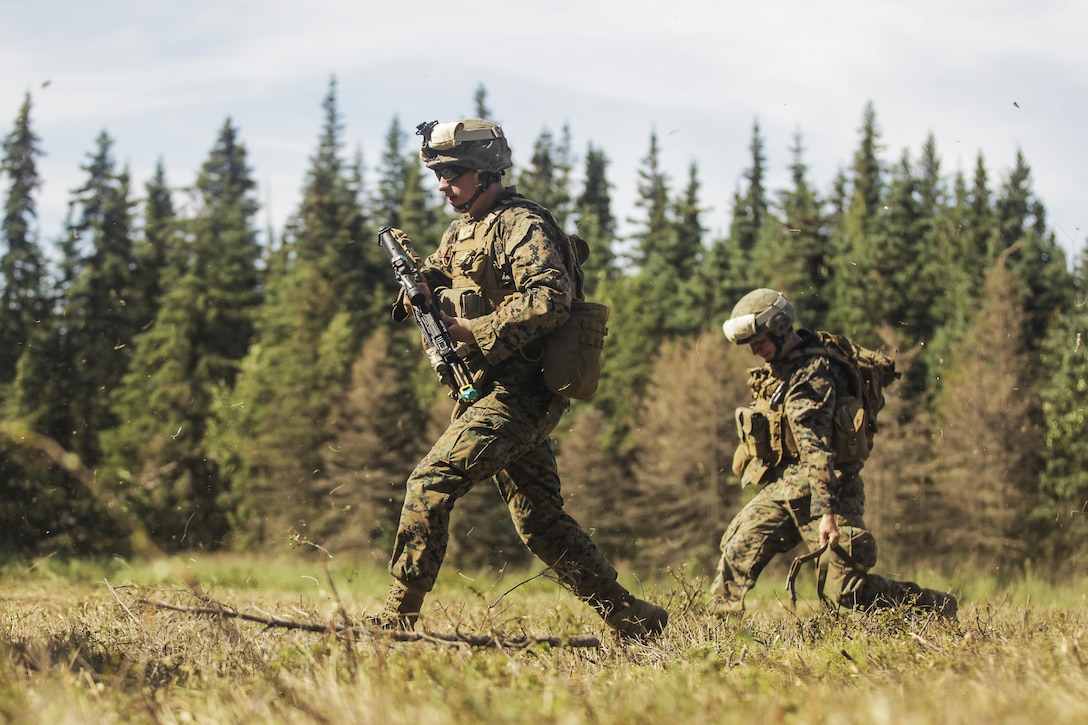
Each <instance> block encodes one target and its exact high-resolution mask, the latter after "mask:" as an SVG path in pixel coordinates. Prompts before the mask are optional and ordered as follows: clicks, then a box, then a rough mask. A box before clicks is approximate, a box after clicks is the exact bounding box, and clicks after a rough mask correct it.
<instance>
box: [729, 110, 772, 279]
mask: <svg viewBox="0 0 1088 725" xmlns="http://www.w3.org/2000/svg"><path fill="white" fill-rule="evenodd" d="M748 150H749V151H750V152H751V154H752V156H751V163H752V165H751V166H750V167H748V168H747V169H745V170H744V181H745V186H744V188H743V189H740V188H738V189H737V191H736V192H735V193H734V194H733V214H732V219H731V221H730V225H729V245H730V248H731V249H732V251H733V259H732V264H731V267H732V269H733V271H734V274H735V277H734V279H733V280H732V283H733V285H734V288H735V289H738V290H739V289H744V290H750V289H753V288H755V287H766V286H767V283H766V281H765V280H764V275H765V273H766V271H767V270H765V269H762V268H759V269H757V268H755V267H756V265H755V264H754V262H755V260H756V259H757V258H758V257H759V256H761V255H760V253H759V250H758V249H757V247H758V246H759V240H760V238H761V233H762V230H763V224H764V222H765V221H766V219H767V214H768V206H769V205H768V202H767V193H766V189H765V188H764V186H763V177H764V173H765V167H766V163H767V160H766V158H765V156H764V154H763V138H762V136H760V133H759V122H758V121H756V122H755V123H754V124H753V125H752V140H751V142H750V143H749V146H748ZM762 256H764V257H765V256H766V255H762ZM742 294H743V293H742Z"/></svg>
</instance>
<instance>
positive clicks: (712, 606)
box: [706, 596, 744, 619]
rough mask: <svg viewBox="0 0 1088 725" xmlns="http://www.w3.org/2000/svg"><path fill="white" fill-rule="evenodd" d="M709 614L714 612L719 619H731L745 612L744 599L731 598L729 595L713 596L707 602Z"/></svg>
mask: <svg viewBox="0 0 1088 725" xmlns="http://www.w3.org/2000/svg"><path fill="white" fill-rule="evenodd" d="M706 611H707V614H712V615H714V616H715V617H718V618H719V619H729V618H730V617H734V616H736V615H739V614H744V600H743V599H729V598H727V597H722V596H715V597H711V598H710V601H708V602H707V603H706Z"/></svg>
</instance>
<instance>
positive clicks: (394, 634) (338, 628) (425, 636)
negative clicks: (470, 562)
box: [147, 601, 601, 649]
mask: <svg viewBox="0 0 1088 725" xmlns="http://www.w3.org/2000/svg"><path fill="white" fill-rule="evenodd" d="M147 603H148V604H150V605H152V606H154V607H158V608H159V609H169V610H171V611H175V612H184V613H185V614H199V615H206V616H211V617H224V618H229V619H241V620H244V621H246V622H256V623H257V624H263V625H265V626H266V627H280V628H282V629H297V630H302V631H304V632H323V633H333V634H347V633H352V634H369V635H370V636H372V637H382V638H385V639H390V640H393V641H394V642H443V643H447V644H466V645H468V646H470V647H495V648H497V649H525V648H527V647H531V646H533V645H537V644H543V645H548V646H549V647H556V648H560V647H568V648H574V647H600V646H601V641H600V640H599V639H598V638H597V637H595V636H594V635H591V634H575V635H571V636H570V637H556V636H552V637H529V636H525V635H521V636H517V637H504V636H502V635H496V634H461V633H460V632H457V633H454V634H442V633H437V632H404V631H400V630H388V629H379V628H376V627H362V626H358V625H352V626H348V625H334V624H331V623H330V624H317V623H314V622H298V621H295V620H291V619H282V618H280V617H266V616H261V615H257V614H247V613H246V612H239V611H237V610H235V609H231V608H229V607H187V606H183V605H179V604H169V603H167V602H158V601H148V602H147Z"/></svg>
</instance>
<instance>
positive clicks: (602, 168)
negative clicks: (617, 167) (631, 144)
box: [574, 143, 618, 296]
mask: <svg viewBox="0 0 1088 725" xmlns="http://www.w3.org/2000/svg"><path fill="white" fill-rule="evenodd" d="M611 189H612V184H611V183H610V182H609V181H608V157H607V156H606V155H605V153H604V151H603V150H601V149H598V148H595V147H594V146H593V144H592V143H590V144H589V146H588V148H587V150H586V156H585V178H584V179H583V182H582V193H581V194H579V195H578V198H577V200H576V201H575V213H574V217H575V224H574V226H575V232H576V233H577V234H578V235H579V236H580V237H582V239H585V240H586V243H587V244H589V259H587V260H586V262H585V264H583V265H582V270H583V271H584V272H585V277H586V294H587V295H590V296H592V294H593V291H594V289H595V288H596V286H597V282H598V280H599V279H607V278H613V277H615V276H616V275H617V274H618V270H617V269H616V253H615V250H614V249H613V245H614V244H615V241H616V219H615V217H614V216H613V214H612V195H611Z"/></svg>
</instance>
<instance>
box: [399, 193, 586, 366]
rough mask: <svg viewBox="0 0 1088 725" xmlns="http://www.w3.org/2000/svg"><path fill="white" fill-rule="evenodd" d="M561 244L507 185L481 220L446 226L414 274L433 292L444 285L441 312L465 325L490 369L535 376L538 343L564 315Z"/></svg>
mask: <svg viewBox="0 0 1088 725" xmlns="http://www.w3.org/2000/svg"><path fill="white" fill-rule="evenodd" d="M566 243H567V242H566V238H565V237H564V236H563V234H562V232H561V231H560V230H559V229H558V227H557V226H556V224H555V222H554V220H553V219H552V217H551V215H550V214H549V213H548V212H547V211H546V210H544V209H543V207H540V206H539V205H537V204H535V203H534V202H532V201H530V200H529V199H527V198H526V197H524V196H522V195H520V194H518V193H517V191H516V190H515V189H514V188H513V187H510V188H507V189H506V193H505V194H504V195H503V196H502V198H501V199H500V200H499V202H498V203H497V204H496V205H495V207H494V208H493V209H492V210H491V211H489V212H488V213H487V214H486V215H484V217H483V218H481V219H479V220H474V219H472V218H471V217H470V216H469V215H467V214H463V215H462V216H461V217H460V218H458V219H456V220H455V221H454V222H453V223H452V224H450V227H449V228H448V229H447V230H446V232H445V234H443V236H442V241H441V243H440V244H439V245H438V249H436V250H435V252H434V253H433V254H431V255H430V256H428V257H427V259H426V260H424V262H423V264H422V266H421V269H420V271H421V273H422V274H423V275H424V277H425V279H426V280H427V283H428V285H430V287H431V289H432V290H437V289H439V288H440V287H448V288H450V289H449V291H447V292H444V293H443V294H442V296H443V298H445V299H447V300H449V299H451V298H452V299H454V300H455V301H454V303H453V304H452V305H451V307H452V310H450V309H447V311H448V312H451V313H455V314H457V316H459V317H465V318H468V319H469V320H470V327H471V329H472V334H473V335H474V336H475V338H476V343H477V345H478V346H479V350H480V352H481V353H482V355H483V358H484V359H485V360H486V362H487V363H488V365H489V366H491V367H492V368H494V367H496V366H499V365H502V364H503V363H508V365H506V366H504V368H507V367H510V366H516V367H518V368H524V369H528V368H531V367H533V366H535V367H536V369H537V371H539V362H538V361H539V358H540V343H539V340H540V339H541V338H542V337H543V336H544V335H546V334H548V333H549V332H551V331H552V330H554V329H556V328H557V327H559V326H560V325H562V324H563V323H564V322H565V321H566V320H567V318H568V317H569V316H570V307H571V297H572V282H571V278H570V273H569V272H568V270H567V267H566V262H565V260H566V249H565V246H566Z"/></svg>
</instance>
